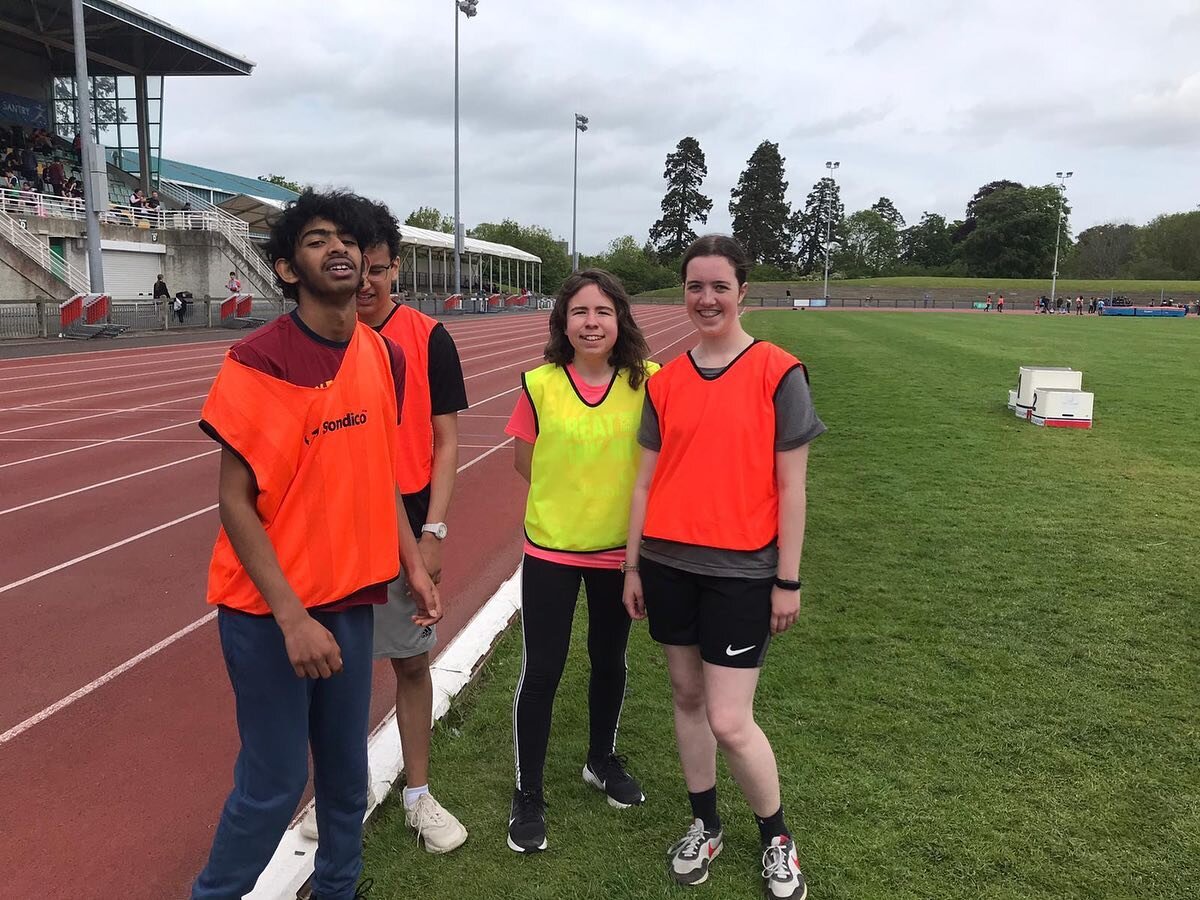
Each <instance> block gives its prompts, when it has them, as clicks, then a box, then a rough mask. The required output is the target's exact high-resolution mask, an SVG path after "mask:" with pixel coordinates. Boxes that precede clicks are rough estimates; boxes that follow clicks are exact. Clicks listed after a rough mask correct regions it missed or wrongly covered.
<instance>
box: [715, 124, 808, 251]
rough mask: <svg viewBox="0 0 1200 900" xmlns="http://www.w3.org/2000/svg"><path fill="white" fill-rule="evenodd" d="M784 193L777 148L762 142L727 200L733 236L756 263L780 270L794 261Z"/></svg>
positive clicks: (790, 214)
mask: <svg viewBox="0 0 1200 900" xmlns="http://www.w3.org/2000/svg"><path fill="white" fill-rule="evenodd" d="M786 193H787V182H786V181H784V180H783V157H782V156H780V155H779V145H778V144H773V143H771V142H770V141H763V142H762V143H761V144H759V145H758V149H756V150H755V151H754V153H752V154H751V155H750V159H749V160H748V161H747V163H746V168H745V170H744V171H743V172H742V175H741V177H740V178H739V179H738V183H737V187H735V188H734V189H733V191H732V193H731V199H730V201H729V214H730V215H731V216H733V236H734V237H735V238H737V239H738V241H740V242H741V244H742V246H743V247H745V248H746V252H747V253H749V254H750V257H751V258H752V259H753V260H754V261H755V262H760V263H767V264H769V265H773V266H779V267H790V266H792V264H793V262H794V259H793V254H792V244H793V241H794V238H793V235H792V226H793V219H792V213H791V207H790V206H789V205H788V202H787V200H785V199H784V195H785V194H786Z"/></svg>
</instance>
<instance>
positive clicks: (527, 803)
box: [508, 790, 546, 853]
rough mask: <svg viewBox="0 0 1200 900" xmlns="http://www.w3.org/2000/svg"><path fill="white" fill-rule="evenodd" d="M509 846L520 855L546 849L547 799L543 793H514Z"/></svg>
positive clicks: (510, 812) (509, 821) (520, 791)
mask: <svg viewBox="0 0 1200 900" xmlns="http://www.w3.org/2000/svg"><path fill="white" fill-rule="evenodd" d="M508 846H510V847H511V848H512V849H514V850H516V851H517V852H518V853H536V852H537V851H539V850H545V849H546V799H545V798H544V797H543V796H542V792H541V791H522V790H515V791H513V798H512V808H511V810H510V811H509V814H508Z"/></svg>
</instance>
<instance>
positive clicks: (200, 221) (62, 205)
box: [0, 182, 275, 291]
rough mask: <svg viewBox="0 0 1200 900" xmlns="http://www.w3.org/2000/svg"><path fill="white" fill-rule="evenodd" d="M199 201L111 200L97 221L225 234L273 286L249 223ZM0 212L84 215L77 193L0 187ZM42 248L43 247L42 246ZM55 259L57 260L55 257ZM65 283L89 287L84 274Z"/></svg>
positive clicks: (170, 190) (172, 190)
mask: <svg viewBox="0 0 1200 900" xmlns="http://www.w3.org/2000/svg"><path fill="white" fill-rule="evenodd" d="M168 185H170V182H163V183H162V184H161V187H162V189H163V191H162V192H163V193H165V194H167V195H169V196H171V197H174V198H175V199H180V198H181V197H182V198H184V199H185V200H186V201H187V202H196V201H192V200H190V198H187V195H186V194H185V193H184V192H183V191H181V190H180V189H178V188H176V187H175V186H174V185H170V186H169V187H168ZM198 204H199V208H196V209H188V210H184V209H167V208H166V207H159V208H158V209H146V208H144V207H143V208H138V207H133V206H121V205H119V204H110V205H109V208H108V211H107V212H103V213H101V214H100V221H101V222H104V223H105V224H108V225H125V226H132V227H135V228H158V229H173V230H176V231H215V232H217V233H218V234H221V235H222V236H224V238H225V240H227V241H229V243H230V244H232V245H233V248H234V249H235V250H236V251H237V252H238V254H239V255H240V256H241V257H242V262H243V263H244V264H245V266H246V267H247V268H248V269H250V270H252V271H253V272H254V274H255V275H256V276H257V278H258V280H259V281H260V282H261V284H260V287H263V288H273V287H274V285H275V273H274V272H272V271H271V267H270V266H268V265H267V263H266V260H264V259H263V257H262V254H261V253H259V252H258V250H257V249H255V247H254V245H253V244H252V243H251V242H250V226H249V225H247V224H246V223H245V222H243V221H242V220H241V219H238V218H235V217H233V216H231V215H229V213H227V212H225V211H224V210H222V209H219V208H217V207H215V206H213V205H212V204H210V203H206V202H204V201H198ZM0 212H2V213H4V214H6V215H7V216H9V217H14V216H20V217H23V218H51V219H74V220H76V221H80V222H82V221H83V220H84V219H85V218H86V216H87V213H86V212H85V210H84V205H83V200H82V199H80V198H78V197H56V196H54V195H52V194H39V193H37V192H35V191H15V190H10V189H5V190H0ZM16 227H18V228H19V227H20V225H19V224H18V225H17V226H16ZM22 230H23V229H22ZM25 236H26V237H28V238H29V239H30V241H32V243H36V244H39V246H40V245H41V242H40V241H38V240H37V239H36V238H33V237H32V235H29V234H28V233H27V232H26V233H25ZM22 249H24V245H22ZM43 249H45V248H44V247H43ZM46 252H47V253H48V252H49V251H48V250H46ZM55 259H56V260H57V257H55ZM58 265H59V267H60V268H61V265H65V263H61V264H58ZM46 268H47V269H49V270H50V272H51V273H52V274H54V275H55V276H56V277H61V276H59V275H58V270H56V269H52V268H50V267H49V266H46ZM68 268H69V267H68ZM68 284H70V285H71V288H72V289H73V290H76V291H86V290H87V288H88V285H87V278H86V277H84V279H83V286H82V287H80V286H78V285H76V284H74V283H71V282H68Z"/></svg>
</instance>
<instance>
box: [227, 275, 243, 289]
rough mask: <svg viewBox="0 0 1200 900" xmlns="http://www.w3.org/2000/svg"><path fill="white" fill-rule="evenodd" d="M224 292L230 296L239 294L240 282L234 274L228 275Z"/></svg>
mask: <svg viewBox="0 0 1200 900" xmlns="http://www.w3.org/2000/svg"><path fill="white" fill-rule="evenodd" d="M225 290H226V291H227V292H228V293H230V294H240V293H241V292H242V282H241V279H239V278H238V277H237V273H236V272H230V273H229V280H228V281H227V282H225Z"/></svg>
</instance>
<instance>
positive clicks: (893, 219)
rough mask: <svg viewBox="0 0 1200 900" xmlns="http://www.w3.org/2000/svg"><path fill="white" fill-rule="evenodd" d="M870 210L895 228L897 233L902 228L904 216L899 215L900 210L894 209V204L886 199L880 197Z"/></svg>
mask: <svg viewBox="0 0 1200 900" xmlns="http://www.w3.org/2000/svg"><path fill="white" fill-rule="evenodd" d="M871 209H872V210H873V211H874V212H877V213H879V215H880V216H881V217H882V218H883V220H884V221H885V222H887V223H888V224H890V225H891V226H892V227H893V228H895V229H896V231H897V232H898V231H900V229H901V228H903V227H904V216H902V215H900V210H898V209H896V204H895V203H893V202H892V201H891V200H890V199H888V198H887V197H880V198H879V199H878V200H876V201H875V202H874V203H872V204H871Z"/></svg>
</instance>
